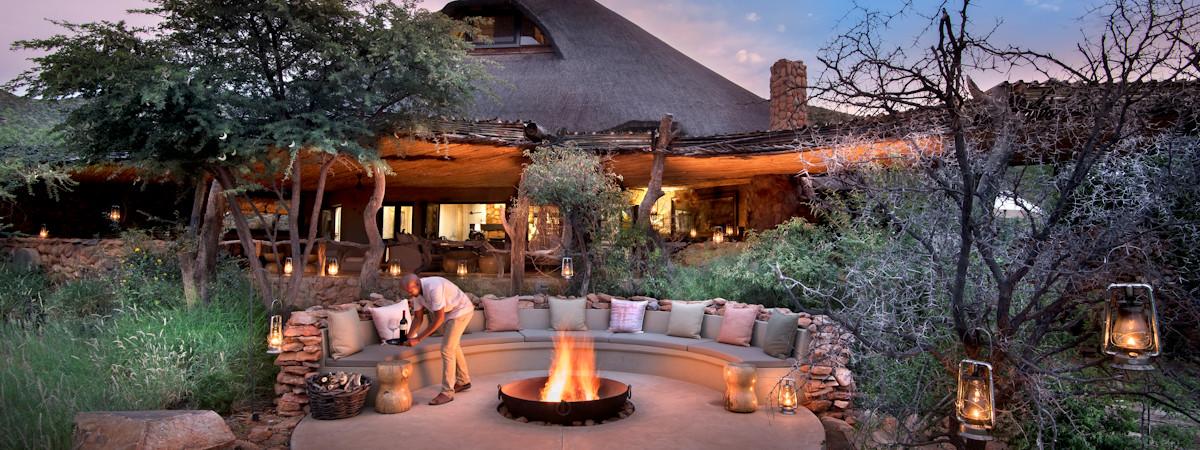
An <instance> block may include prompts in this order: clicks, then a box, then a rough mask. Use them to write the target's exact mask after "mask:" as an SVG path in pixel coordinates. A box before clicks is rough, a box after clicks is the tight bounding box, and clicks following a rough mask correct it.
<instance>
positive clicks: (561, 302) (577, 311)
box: [550, 298, 588, 331]
mask: <svg viewBox="0 0 1200 450" xmlns="http://www.w3.org/2000/svg"><path fill="white" fill-rule="evenodd" d="M586 308H587V301H586V300H584V299H582V298H579V299H570V300H568V299H565V298H551V299H550V329H552V330H557V331H586V330H587V329H588V327H587V314H586V313H585V312H584V311H585V310H586Z"/></svg>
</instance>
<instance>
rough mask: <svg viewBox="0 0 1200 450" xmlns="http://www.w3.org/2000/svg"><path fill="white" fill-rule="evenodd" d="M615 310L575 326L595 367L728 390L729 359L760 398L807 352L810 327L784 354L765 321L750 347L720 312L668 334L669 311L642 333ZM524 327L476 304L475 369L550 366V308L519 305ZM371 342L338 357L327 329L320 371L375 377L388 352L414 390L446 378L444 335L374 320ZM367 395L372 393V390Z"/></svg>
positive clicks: (467, 344) (651, 316)
mask: <svg viewBox="0 0 1200 450" xmlns="http://www.w3.org/2000/svg"><path fill="white" fill-rule="evenodd" d="M609 314H610V311H609V310H607V309H589V310H587V324H588V328H589V329H590V331H571V332H567V333H568V334H573V335H580V336H587V337H590V338H592V339H593V341H594V342H595V344H594V345H595V350H596V366H597V368H599V369H600V370H601V371H604V370H612V371H619V372H632V373H644V374H648V375H657V376H661V377H667V378H672V379H677V380H681V381H686V382H689V383H693V384H698V385H701V386H705V387H709V388H711V389H714V390H716V391H718V392H723V391H724V378H723V375H722V371H723V370H724V367H725V365H726V364H727V363H731V362H740V363H747V364H752V365H754V366H756V367H757V372H758V380H759V381H758V387H757V389H756V393H757V395H758V397H759V400H760V401H766V399H767V394H768V393H769V391H770V389H771V387H772V385H774V383H775V381H776V380H778V379H779V378H780V377H782V376H784V375H785V374H787V372H788V371H789V370H790V368H791V367H792V365H793V364H794V362H795V360H796V358H802V357H803V356H805V355H807V353H808V346H809V340H810V339H809V333H808V331H807V330H805V329H803V328H801V329H800V330H799V332H798V333H797V338H796V351H795V354H794V355H793V358H788V359H779V358H775V357H772V356H769V355H767V354H766V353H763V351H762V348H761V347H760V345H761V344H760V343H761V342H762V340H763V339H764V337H765V334H766V322H757V323H756V324H755V326H754V335H753V338H752V339H751V345H750V346H749V347H742V346H737V345H729V344H722V343H718V342H716V341H715V340H714V339H715V338H716V336H717V333H718V332H719V330H720V327H721V321H722V319H723V317H721V316H712V315H706V316H705V317H704V323H703V325H702V326H701V339H689V338H680V337H675V336H667V335H666V334H665V333H666V330H667V322H668V319H669V317H670V313H669V312H665V311H646V320H645V322H644V323H643V327H642V328H643V330H645V332H644V333H611V332H609V331H607V330H608V318H609ZM520 325H521V331H502V332H488V331H483V330H484V319H483V312H482V311H476V313H475V316H474V318H473V319H472V321H471V324H470V325H469V326H468V327H467V331H468V332H467V334H464V335H463V337H462V346H463V353H464V354H465V355H466V357H467V362H468V364H469V366H470V370H471V375H472V376H478V375H488V374H494V373H502V372H513V371H522V370H548V369H549V367H550V360H551V358H552V356H553V354H554V342H553V340H554V336H555V335H557V334H558V332H556V331H552V330H550V329H549V328H550V311H549V310H547V309H522V310H521V311H520ZM356 331H357V332H358V333H360V334H361V335H362V337H363V338H364V339H365V340H366V341H367V342H371V344H370V345H368V346H367V347H366V348H364V349H363V350H362V351H361V352H358V353H355V354H353V355H349V356H346V357H344V358H340V359H333V358H332V357H330V356H329V355H331V354H332V353H331V352H330V349H329V342H330V341H329V339H328V330H322V334H323V336H322V337H323V339H322V341H323V342H324V344H323V345H324V349H323V350H324V351H323V352H322V359H321V360H320V365H321V368H320V370H321V371H322V372H329V371H339V370H341V371H350V372H359V373H363V374H366V375H368V376H371V377H375V365H376V364H378V363H379V362H380V361H384V360H385V359H387V358H389V357H393V358H396V357H398V358H401V359H406V360H409V361H411V362H413V364H414V371H413V375H412V377H411V378H409V383H410V385H411V386H413V389H414V390H416V389H418V388H420V387H424V386H429V385H434V384H438V383H440V382H441V370H442V367H441V366H442V361H441V354H440V352H439V350H440V348H441V338H440V337H438V336H434V337H430V338H429V339H427V340H425V341H423V342H422V343H421V344H420V345H418V346H416V347H405V346H395V345H386V344H380V343H379V338H378V336H377V334H376V331H375V327H374V324H373V323H372V322H371V321H369V320H368V321H360V322H359V327H358V329H357V330H356ZM369 398H372V399H373V398H374V392H372V393H371V396H370V397H369Z"/></svg>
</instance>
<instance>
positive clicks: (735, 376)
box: [725, 363, 758, 413]
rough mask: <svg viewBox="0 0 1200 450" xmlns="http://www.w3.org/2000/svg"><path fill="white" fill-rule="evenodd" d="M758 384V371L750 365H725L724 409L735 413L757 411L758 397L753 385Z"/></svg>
mask: <svg viewBox="0 0 1200 450" xmlns="http://www.w3.org/2000/svg"><path fill="white" fill-rule="evenodd" d="M757 382H758V370H757V369H756V368H755V367H754V366H752V365H750V364H742V363H735V364H726V365H725V409H727V410H729V411H732V412H737V413H751V412H754V411H756V410H758V396H756V395H754V385H755V384H756V383H757Z"/></svg>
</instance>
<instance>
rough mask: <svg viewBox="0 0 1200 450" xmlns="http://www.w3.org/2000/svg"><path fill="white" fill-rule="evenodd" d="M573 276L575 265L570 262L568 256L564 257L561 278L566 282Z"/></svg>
mask: <svg viewBox="0 0 1200 450" xmlns="http://www.w3.org/2000/svg"><path fill="white" fill-rule="evenodd" d="M573 276H575V263H574V262H573V261H571V257H570V256H564V257H563V260H562V277H563V278H566V279H568V280H570V279H571V277H573Z"/></svg>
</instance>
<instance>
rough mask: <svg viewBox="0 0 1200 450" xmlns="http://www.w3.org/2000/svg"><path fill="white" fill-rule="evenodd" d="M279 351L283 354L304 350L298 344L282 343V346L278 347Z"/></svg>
mask: <svg viewBox="0 0 1200 450" xmlns="http://www.w3.org/2000/svg"><path fill="white" fill-rule="evenodd" d="M279 349H280V350H282V351H285V352H298V351H300V350H303V349H304V344H301V343H299V342H287V343H284V344H283V346H281V347H279Z"/></svg>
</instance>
